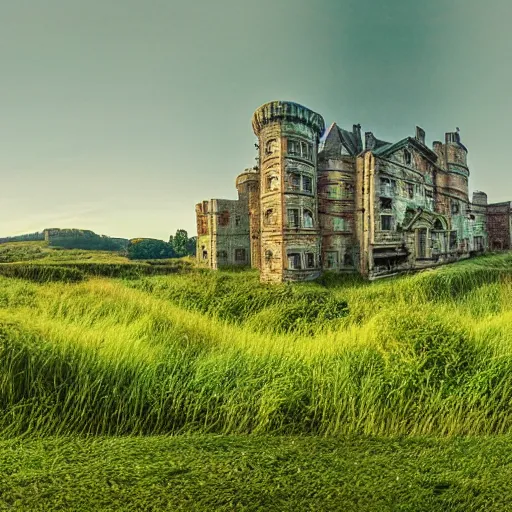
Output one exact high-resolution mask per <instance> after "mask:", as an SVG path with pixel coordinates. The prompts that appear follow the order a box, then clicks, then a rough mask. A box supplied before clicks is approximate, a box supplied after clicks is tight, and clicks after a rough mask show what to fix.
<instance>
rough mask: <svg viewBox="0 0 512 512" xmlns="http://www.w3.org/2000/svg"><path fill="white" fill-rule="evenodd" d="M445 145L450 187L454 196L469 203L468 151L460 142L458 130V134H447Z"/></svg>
mask: <svg viewBox="0 0 512 512" xmlns="http://www.w3.org/2000/svg"><path fill="white" fill-rule="evenodd" d="M445 143H446V144H445V152H446V153H445V154H446V167H447V171H448V174H449V178H448V187H449V188H450V192H451V194H452V195H455V196H456V197H457V198H458V199H460V200H462V201H464V202H466V203H468V202H469V195H468V192H469V191H468V180H469V169H468V164H467V156H468V150H467V148H466V146H464V145H463V144H462V143H461V141H460V134H459V131H458V129H457V131H456V132H449V133H446V135H445Z"/></svg>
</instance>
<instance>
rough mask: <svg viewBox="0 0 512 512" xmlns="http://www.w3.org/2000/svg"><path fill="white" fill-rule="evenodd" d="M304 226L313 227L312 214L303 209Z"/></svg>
mask: <svg viewBox="0 0 512 512" xmlns="http://www.w3.org/2000/svg"><path fill="white" fill-rule="evenodd" d="M303 218H304V227H305V228H312V227H313V214H312V213H311V211H310V210H304V215H303Z"/></svg>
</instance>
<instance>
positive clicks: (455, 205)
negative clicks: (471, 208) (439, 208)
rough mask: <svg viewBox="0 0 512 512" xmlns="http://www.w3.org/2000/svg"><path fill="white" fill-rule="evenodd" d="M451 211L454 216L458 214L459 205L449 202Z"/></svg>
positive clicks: (455, 202)
mask: <svg viewBox="0 0 512 512" xmlns="http://www.w3.org/2000/svg"><path fill="white" fill-rule="evenodd" d="M451 211H452V214H453V215H456V214H457V213H459V212H460V206H459V203H458V202H457V201H452V202H451Z"/></svg>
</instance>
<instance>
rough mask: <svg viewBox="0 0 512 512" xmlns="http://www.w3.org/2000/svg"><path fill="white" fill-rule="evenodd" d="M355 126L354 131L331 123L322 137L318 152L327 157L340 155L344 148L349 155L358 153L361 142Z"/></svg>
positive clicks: (360, 148) (361, 146)
mask: <svg viewBox="0 0 512 512" xmlns="http://www.w3.org/2000/svg"><path fill="white" fill-rule="evenodd" d="M356 128H357V127H354V132H349V131H347V130H343V129H342V128H340V127H339V126H338V125H337V124H336V123H332V124H331V126H329V128H328V129H327V130H326V132H325V134H324V136H323V137H322V140H321V147H320V152H323V154H324V156H327V157H328V156H340V155H341V153H342V148H344V149H345V150H346V151H347V153H348V154H349V155H351V156H355V155H357V154H359V153H360V152H361V151H362V150H363V143H362V141H361V135H360V133H359V132H358V131H357V129H356Z"/></svg>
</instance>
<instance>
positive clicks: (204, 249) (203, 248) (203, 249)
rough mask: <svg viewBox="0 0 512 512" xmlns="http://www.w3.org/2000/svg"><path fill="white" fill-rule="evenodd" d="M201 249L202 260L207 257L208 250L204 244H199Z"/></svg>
mask: <svg viewBox="0 0 512 512" xmlns="http://www.w3.org/2000/svg"><path fill="white" fill-rule="evenodd" d="M201 251H202V254H203V260H207V259H208V251H207V250H206V245H202V246H201Z"/></svg>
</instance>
